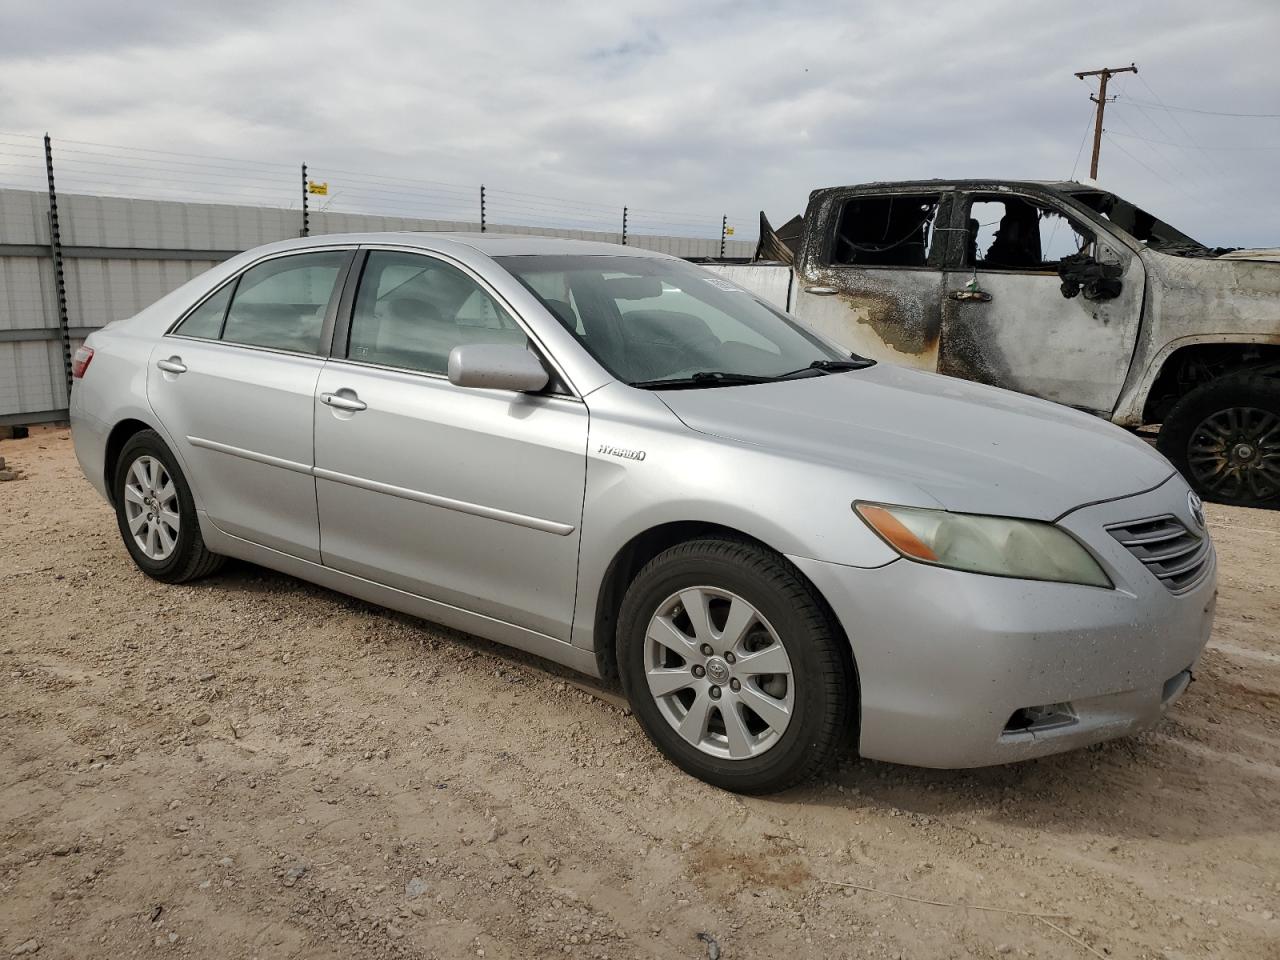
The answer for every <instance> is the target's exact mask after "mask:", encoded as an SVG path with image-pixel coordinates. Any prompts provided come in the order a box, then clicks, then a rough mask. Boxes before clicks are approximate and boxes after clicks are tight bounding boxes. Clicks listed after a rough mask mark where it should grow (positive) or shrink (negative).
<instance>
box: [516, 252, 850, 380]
mask: <svg viewBox="0 0 1280 960" xmlns="http://www.w3.org/2000/svg"><path fill="white" fill-rule="evenodd" d="M497 260H498V262H499V263H500V264H501V265H502V266H503V267H504V268H505V269H506V270H508V271H510V272H511V274H512V275H513V276H515V277H516V279H518V280H519V281H520V282H521V283H522V284H524V286H525V287H526V288H528V290H529V291H530V292H531V293H532V294H533V295H534V296H535V297H537V298H538V299H539V300H540V301H541V302H542V304H543V305H544V306H545V307H546V308H547V309H548V310H550V311H551V313H552V314H553V315H554V316H555V317H556V318H557V319H559V321H560V322H561V323H562V324H563V325H564V326H565V328H566V329H567V330H569V331H570V332H571V333H572V334H573V335H574V336H575V337H577V338H578V341H579V342H580V343H581V344H582V345H583V347H584V348H586V350H587V351H588V352H589V353H590V354H591V355H592V356H593V357H595V358H596V360H598V361H599V362H600V363H601V364H602V365H603V366H604V367H605V369H607V370H608V371H609V372H610V373H611V374H613V375H614V376H615V377H617V378H618V379H619V380H623V381H625V382H627V383H630V384H632V385H636V386H644V387H647V388H650V389H662V388H663V387H664V386H677V385H678V386H682V387H689V386H699V387H701V386H728V385H733V384H739V383H755V382H761V381H766V380H771V379H774V378H777V377H780V376H783V375H787V374H791V375H795V374H796V373H797V372H800V373H803V372H805V371H808V370H809V369H810V368H811V367H812V366H813V365H814V364H815V362H817V368H822V367H824V366H827V367H828V368H829V369H830V368H831V367H830V365H832V364H834V365H835V366H836V368H837V369H843V367H841V366H840V364H841V361H848V360H849V354H847V353H843V354H842V353H840V352H839V351H837V350H835V349H834V348H832V347H831V346H829V345H828V344H826V343H824V342H823V341H822V340H820V339H819V338H818V337H816V336H815V335H814V334H812V333H810V332H809V331H807V330H805V329H803V328H802V327H800V326H799V325H798V324H796V323H795V322H794V321H792V320H791V319H789V318H788V317H787V316H786V315H785V314H783V313H781V312H780V311H778V310H775V309H774V308H773V307H770V306H768V305H767V304H765V303H764V302H763V301H761V300H760V299H758V298H757V297H756V296H755V295H754V294H751V293H748V292H747V291H745V290H743V289H741V288H740V287H738V286H737V285H736V284H734V283H731V282H729V281H728V280H725V279H722V278H721V277H717V276H715V275H713V274H711V273H708V272H707V271H705V270H701V269H699V268H697V267H695V266H693V265H691V264H688V263H685V262H683V261H680V260H667V259H659V258H656V257H654V258H651V257H627V256H620V257H614V256H603V257H596V256H576V255H575V256H511V257H498V258H497ZM853 365H854V364H850V366H853ZM812 373H813V375H821V374H820V372H819V369H813V371H812Z"/></svg>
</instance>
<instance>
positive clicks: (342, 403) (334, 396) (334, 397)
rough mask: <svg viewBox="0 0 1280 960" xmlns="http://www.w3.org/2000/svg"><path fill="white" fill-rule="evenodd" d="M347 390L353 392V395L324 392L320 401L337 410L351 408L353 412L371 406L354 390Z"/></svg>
mask: <svg viewBox="0 0 1280 960" xmlns="http://www.w3.org/2000/svg"><path fill="white" fill-rule="evenodd" d="M347 392H348V393H351V396H349V397H345V396H343V395H342V394H340V393H322V394H320V402H321V403H323V404H324V405H325V406H328V407H333V408H334V409H336V410H350V411H351V412H352V413H355V412H357V411H359V410H367V409H368V408H369V405H368V404H367V403H365V402H364V401H363V400H361V399H360V398H359V397H357V396H356V395H355V392H354V391H347Z"/></svg>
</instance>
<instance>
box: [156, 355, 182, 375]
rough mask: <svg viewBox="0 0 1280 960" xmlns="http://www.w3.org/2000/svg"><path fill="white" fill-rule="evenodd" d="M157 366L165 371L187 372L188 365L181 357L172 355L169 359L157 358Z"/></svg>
mask: <svg viewBox="0 0 1280 960" xmlns="http://www.w3.org/2000/svg"><path fill="white" fill-rule="evenodd" d="M156 366H157V367H159V368H160V369H161V370H163V371H164V372H165V373H186V372H187V365H186V364H185V363H183V362H182V358H181V357H170V358H169V359H168V360H157V361H156Z"/></svg>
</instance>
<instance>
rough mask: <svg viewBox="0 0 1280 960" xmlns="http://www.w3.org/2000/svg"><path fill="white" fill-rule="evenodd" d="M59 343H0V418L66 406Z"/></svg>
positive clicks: (34, 341)
mask: <svg viewBox="0 0 1280 960" xmlns="http://www.w3.org/2000/svg"><path fill="white" fill-rule="evenodd" d="M65 381H66V378H65V376H64V374H63V370H62V341H61V340H25V341H21V342H18V343H0V416H4V415H5V414H9V413H41V412H43V411H45V410H61V409H63V408H65V407H66V405H67V389H66V382H65Z"/></svg>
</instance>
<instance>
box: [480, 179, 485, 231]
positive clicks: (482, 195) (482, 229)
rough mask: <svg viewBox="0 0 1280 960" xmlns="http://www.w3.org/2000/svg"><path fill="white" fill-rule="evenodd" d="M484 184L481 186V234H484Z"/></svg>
mask: <svg viewBox="0 0 1280 960" xmlns="http://www.w3.org/2000/svg"><path fill="white" fill-rule="evenodd" d="M484 228H485V221H484V184H483V183H482V184H480V232H481V233H484Z"/></svg>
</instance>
